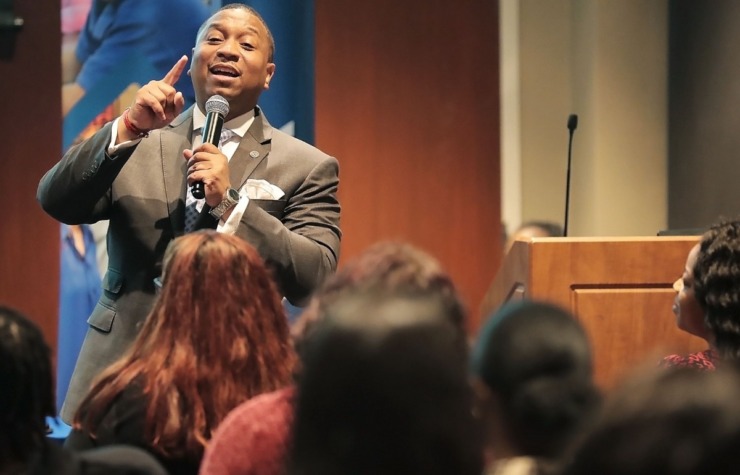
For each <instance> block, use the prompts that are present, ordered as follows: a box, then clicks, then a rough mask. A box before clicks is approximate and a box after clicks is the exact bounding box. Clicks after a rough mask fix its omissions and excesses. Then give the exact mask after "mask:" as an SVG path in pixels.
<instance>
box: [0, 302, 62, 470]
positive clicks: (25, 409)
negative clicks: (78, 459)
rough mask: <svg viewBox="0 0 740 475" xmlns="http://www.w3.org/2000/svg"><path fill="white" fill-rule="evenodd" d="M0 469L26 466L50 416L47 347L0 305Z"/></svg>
mask: <svg viewBox="0 0 740 475" xmlns="http://www.w3.org/2000/svg"><path fill="white" fill-rule="evenodd" d="M0 381H2V384H0V425H1V426H2V430H0V468H1V467H6V466H8V465H10V464H12V463H18V462H20V463H26V462H28V460H29V458H30V456H31V455H32V454H33V453H35V452H36V451H37V450H39V448H40V447H41V446H42V445H43V442H44V438H45V437H46V417H47V416H52V417H53V416H54V414H55V412H56V409H55V407H54V391H53V386H52V381H53V380H52V375H51V358H50V351H49V347H48V346H47V344H46V342H45V341H44V337H43V335H42V333H41V331H40V330H39V329H38V327H36V325H34V324H33V323H32V322H31V321H30V320H29V319H28V318H26V317H25V316H24V315H22V314H21V313H20V312H18V311H17V310H14V309H12V308H9V307H4V306H0Z"/></svg>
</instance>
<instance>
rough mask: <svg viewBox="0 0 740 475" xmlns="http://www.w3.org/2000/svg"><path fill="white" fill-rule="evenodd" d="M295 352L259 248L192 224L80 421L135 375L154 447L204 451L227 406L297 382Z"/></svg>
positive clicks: (176, 453) (171, 251) (172, 452)
mask: <svg viewBox="0 0 740 475" xmlns="http://www.w3.org/2000/svg"><path fill="white" fill-rule="evenodd" d="M295 360H296V358H295V354H294V352H293V349H292V346H291V344H290V336H289V330H288V323H287V318H286V316H285V312H284V310H283V307H282V303H281V301H280V296H279V294H278V292H277V290H276V287H275V284H274V283H273V281H272V279H271V277H270V274H269V272H268V270H267V269H266V267H265V265H264V263H263V261H262V259H261V258H260V257H259V255H258V254H257V251H255V250H254V248H252V246H250V245H249V244H247V243H246V242H245V241H244V240H242V239H239V238H237V237H235V236H231V235H226V234H221V233H217V232H215V231H213V230H208V231H200V232H196V233H191V234H187V235H185V236H183V237H180V238H178V239H176V240H175V241H173V242H172V244H171V245H170V247H169V248H168V249H167V252H166V253H165V260H164V274H163V288H162V293H161V295H160V296H159V298H158V299H157V301H156V302H155V304H154V308H153V309H152V311H151V312H150V314H149V316H148V317H147V320H146V321H145V322H144V325H143V327H142V328H141V331H140V332H139V335H138V337H137V339H136V341H135V342H134V343H133V345H132V348H131V349H130V350H129V352H128V353H127V354H126V355H125V356H124V357H123V358H121V359H120V360H119V361H118V362H116V363H114V364H113V365H112V366H111V367H109V368H108V369H107V370H105V371H104V372H103V373H102V374H101V376H100V377H99V378H98V379H97V380H96V382H95V383H94V385H93V388H92V390H91V392H90V393H89V394H88V396H87V397H86V398H85V400H84V401H83V403H82V405H81V408H80V410H79V411H78V413H77V415H76V417H75V427H76V428H81V427H83V426H84V427H85V428H87V429H88V430H89V431H90V433H91V434H93V435H94V433H95V430H96V428H97V427H98V425H99V424H100V422H101V420H102V418H103V417H104V416H105V414H106V412H107V411H108V410H109V408H110V406H111V405H112V404H113V402H114V401H115V399H116V397H118V396H119V395H120V394H121V393H122V392H123V391H124V390H125V389H126V388H127V387H128V386H129V385H130V384H132V383H133V384H139V385H141V387H142V390H143V394H144V397H145V400H146V405H147V406H146V420H145V431H146V438H147V440H148V441H149V443H150V444H151V447H152V449H153V450H154V451H155V452H157V453H159V454H161V455H163V456H165V457H193V458H199V457H200V456H202V451H203V449H204V447H205V445H206V443H207V441H208V440H209V439H210V438H211V431H212V430H213V429H215V427H216V426H217V425H218V424H219V423H220V422H221V421H222V420H223V418H224V417H225V416H226V414H227V413H228V412H229V411H230V410H231V409H233V408H234V407H236V406H237V405H239V404H240V403H242V402H244V401H246V400H247V399H249V398H251V397H253V396H256V395H257V394H260V393H264V392H269V391H274V390H277V389H279V388H282V387H284V386H286V385H288V384H290V383H291V382H292V378H291V375H292V371H293V366H294V364H295ZM166 414H170V417H163V415H166Z"/></svg>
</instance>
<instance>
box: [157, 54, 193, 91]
mask: <svg viewBox="0 0 740 475" xmlns="http://www.w3.org/2000/svg"><path fill="white" fill-rule="evenodd" d="M187 64H188V57H187V56H186V55H182V58H180V59H178V60H177V62H176V63H175V65H174V66H172V69H170V70H169V72H168V73H167V74H166V75H165V76H164V78H162V81H164V82H166V83H167V84H169V85H170V86H174V85H175V83H176V82H177V80H178V79H180V75H181V74H182V72H183V71H185V66H187Z"/></svg>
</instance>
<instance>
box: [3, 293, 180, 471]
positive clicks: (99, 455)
mask: <svg viewBox="0 0 740 475" xmlns="http://www.w3.org/2000/svg"><path fill="white" fill-rule="evenodd" d="M0 381H2V384H0V425H2V430H0V474H4V475H5V474H12V475H26V474H28V475H82V474H84V475H119V474H120V475H124V474H125V475H147V474H148V475H165V474H166V472H165V471H164V468H162V467H161V466H160V465H159V463H158V462H157V461H156V460H155V459H154V458H153V457H152V456H151V455H149V454H147V453H146V452H144V451H142V450H140V449H136V448H133V447H121V446H112V447H109V448H106V449H97V450H92V451H90V452H87V453H85V454H81V455H77V454H74V453H72V452H69V451H67V450H65V449H63V448H62V447H59V446H58V445H56V444H55V443H53V442H51V441H50V440H49V439H47V438H46V418H47V417H53V416H54V414H55V413H56V410H55V407H54V391H53V386H52V375H51V358H50V351H49V347H48V346H47V344H46V342H45V341H44V338H43V336H42V334H41V331H40V330H39V329H38V328H37V327H36V325H34V324H33V323H32V322H31V321H30V320H29V319H28V318H26V317H25V316H24V315H22V314H21V313H20V312H18V311H17V310H14V309H11V308H8V307H0Z"/></svg>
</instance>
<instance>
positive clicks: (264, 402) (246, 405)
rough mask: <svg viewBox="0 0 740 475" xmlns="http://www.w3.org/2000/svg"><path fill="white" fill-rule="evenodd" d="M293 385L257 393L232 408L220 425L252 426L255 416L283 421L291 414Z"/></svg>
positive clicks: (293, 393) (293, 394) (261, 418)
mask: <svg viewBox="0 0 740 475" xmlns="http://www.w3.org/2000/svg"><path fill="white" fill-rule="evenodd" d="M294 396H295V387H294V386H288V387H286V388H283V389H279V390H277V391H272V392H269V393H263V394H260V395H257V396H255V397H253V398H251V399H249V400H247V401H244V402H243V403H241V404H240V405H238V406H237V407H236V408H234V409H233V410H232V411H231V412H230V413H229V414H228V415H227V416H226V418H225V419H224V420H223V422H222V423H221V426H222V427H242V426H245V427H246V426H252V425H254V421H255V419H256V418H259V419H260V420H263V421H264V420H265V419H271V420H279V421H280V422H285V420H286V419H289V418H291V417H292V415H293V398H294Z"/></svg>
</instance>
